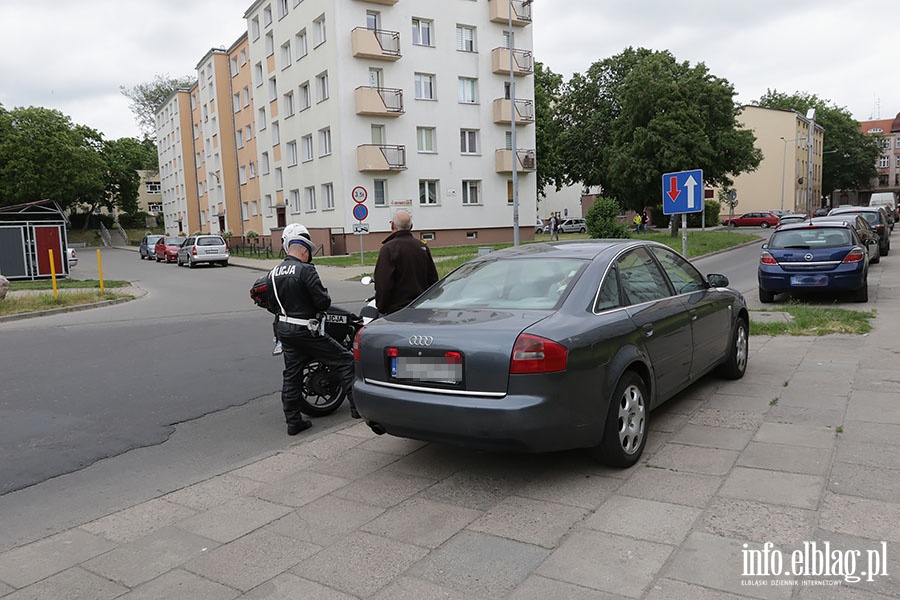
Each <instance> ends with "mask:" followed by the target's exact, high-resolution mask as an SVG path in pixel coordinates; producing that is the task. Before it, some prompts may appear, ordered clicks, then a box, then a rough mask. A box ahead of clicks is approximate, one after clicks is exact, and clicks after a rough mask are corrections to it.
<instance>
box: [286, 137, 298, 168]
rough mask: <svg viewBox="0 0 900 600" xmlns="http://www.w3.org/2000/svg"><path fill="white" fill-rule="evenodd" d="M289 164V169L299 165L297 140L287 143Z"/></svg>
mask: <svg viewBox="0 0 900 600" xmlns="http://www.w3.org/2000/svg"><path fill="white" fill-rule="evenodd" d="M287 164H288V166H289V167H293V166H294V165H296V164H297V140H291V141H290V142H288V143H287Z"/></svg>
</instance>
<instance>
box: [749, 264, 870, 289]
mask: <svg viewBox="0 0 900 600" xmlns="http://www.w3.org/2000/svg"><path fill="white" fill-rule="evenodd" d="M797 275H827V277H828V282H827V284H824V285H798V284H796V283H792V281H791V277H792V276H797ZM757 281H758V282H759V287H760V288H761V289H764V290H766V291H769V292H788V291H798V292H799V291H808V292H816V291H852V290H858V289H860V288H861V287H862V286H863V285H864V284H865V282H866V272H865V269H863V268H862V267H854V268H852V270H851V269H849V268H844V267H840V268H838V269H835V270H834V271H827V272H820V273H817V272H803V273H798V272H788V271H785V270H784V269H782V268H780V267H766V269H765V270H763V269H760V270H759V271H758V273H757Z"/></svg>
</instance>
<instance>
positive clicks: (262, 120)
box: [256, 108, 266, 131]
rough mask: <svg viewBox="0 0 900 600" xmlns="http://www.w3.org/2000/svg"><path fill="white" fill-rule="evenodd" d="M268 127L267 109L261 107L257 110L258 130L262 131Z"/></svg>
mask: <svg viewBox="0 0 900 600" xmlns="http://www.w3.org/2000/svg"><path fill="white" fill-rule="evenodd" d="M265 128H266V109H265V108H259V109H257V110H256V130H257V131H262V130H263V129H265Z"/></svg>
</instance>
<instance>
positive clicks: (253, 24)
mask: <svg viewBox="0 0 900 600" xmlns="http://www.w3.org/2000/svg"><path fill="white" fill-rule="evenodd" d="M250 35H251V36H252V37H253V40H254V41H256V40H258V39H259V17H253V18H252V19H250Z"/></svg>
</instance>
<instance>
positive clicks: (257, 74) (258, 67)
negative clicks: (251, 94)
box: [253, 62, 265, 87]
mask: <svg viewBox="0 0 900 600" xmlns="http://www.w3.org/2000/svg"><path fill="white" fill-rule="evenodd" d="M253 80H254V81H256V87H259V86H261V85H262V84H263V81H265V78H264V77H263V67H262V63H261V62H258V63H256V64H255V65H253Z"/></svg>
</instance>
